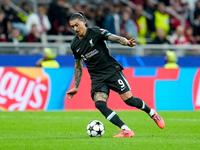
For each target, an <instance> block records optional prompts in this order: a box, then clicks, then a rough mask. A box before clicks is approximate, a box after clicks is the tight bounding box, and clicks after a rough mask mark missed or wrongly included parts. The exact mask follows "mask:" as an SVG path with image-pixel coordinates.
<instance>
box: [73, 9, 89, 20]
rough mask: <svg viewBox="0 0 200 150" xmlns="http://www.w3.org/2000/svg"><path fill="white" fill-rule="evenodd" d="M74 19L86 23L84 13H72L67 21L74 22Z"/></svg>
mask: <svg viewBox="0 0 200 150" xmlns="http://www.w3.org/2000/svg"><path fill="white" fill-rule="evenodd" d="M75 19H79V20H81V21H83V20H85V21H86V17H85V14H84V12H82V11H79V12H76V13H73V14H72V15H71V17H70V18H69V21H72V20H75Z"/></svg>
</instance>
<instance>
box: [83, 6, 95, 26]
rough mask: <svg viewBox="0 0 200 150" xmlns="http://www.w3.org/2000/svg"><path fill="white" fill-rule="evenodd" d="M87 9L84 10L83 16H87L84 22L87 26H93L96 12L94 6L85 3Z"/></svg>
mask: <svg viewBox="0 0 200 150" xmlns="http://www.w3.org/2000/svg"><path fill="white" fill-rule="evenodd" d="M86 10H87V11H85V16H86V18H87V20H86V24H87V27H94V26H96V22H95V13H96V8H95V6H93V5H89V4H88V5H87V9H86Z"/></svg>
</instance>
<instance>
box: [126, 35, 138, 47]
mask: <svg viewBox="0 0 200 150" xmlns="http://www.w3.org/2000/svg"><path fill="white" fill-rule="evenodd" d="M135 42H136V40H135V38H134V37H132V38H131V39H130V40H128V41H127V43H126V44H127V46H129V47H133V46H136V43H135Z"/></svg>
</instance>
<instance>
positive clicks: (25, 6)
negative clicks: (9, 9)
mask: <svg viewBox="0 0 200 150" xmlns="http://www.w3.org/2000/svg"><path fill="white" fill-rule="evenodd" d="M21 9H22V10H23V11H24V12H26V13H27V14H28V15H30V14H32V13H33V12H32V11H30V8H29V4H28V2H22V4H21ZM28 15H24V14H23V13H21V12H18V13H17V16H18V17H19V18H20V19H21V21H22V22H23V23H26V21H27V19H28Z"/></svg>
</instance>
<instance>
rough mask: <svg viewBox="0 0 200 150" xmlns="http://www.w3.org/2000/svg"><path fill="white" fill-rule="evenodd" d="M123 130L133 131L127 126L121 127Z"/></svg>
mask: <svg viewBox="0 0 200 150" xmlns="http://www.w3.org/2000/svg"><path fill="white" fill-rule="evenodd" d="M121 129H122V130H129V131H131V129H130V128H129V127H128V126H127V125H125V124H124V125H123V126H122V127H121Z"/></svg>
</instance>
